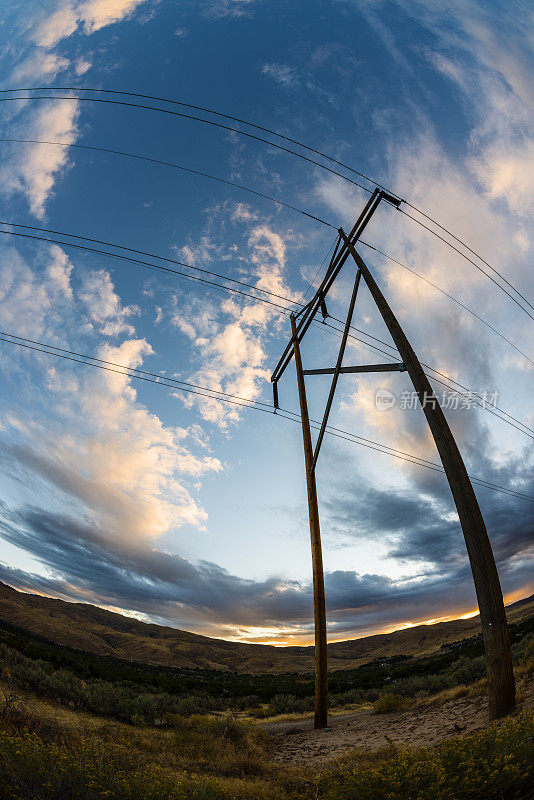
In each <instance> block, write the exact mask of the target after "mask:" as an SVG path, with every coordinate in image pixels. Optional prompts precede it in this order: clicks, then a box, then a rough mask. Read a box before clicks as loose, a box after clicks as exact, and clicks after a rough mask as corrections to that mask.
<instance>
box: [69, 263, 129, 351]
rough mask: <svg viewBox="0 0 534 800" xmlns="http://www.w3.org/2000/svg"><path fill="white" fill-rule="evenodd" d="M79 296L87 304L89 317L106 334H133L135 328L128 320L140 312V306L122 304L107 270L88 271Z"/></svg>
mask: <svg viewBox="0 0 534 800" xmlns="http://www.w3.org/2000/svg"><path fill="white" fill-rule="evenodd" d="M79 297H80V300H81V301H82V303H83V304H84V305H85V308H86V311H87V315H88V317H89V319H90V320H91V322H93V323H94V324H95V325H96V326H97V327H98V330H99V331H100V333H103V334H104V336H119V335H120V334H122V333H126V334H127V335H128V336H132V335H133V333H134V328H133V326H132V325H131V324H130V323H129V322H127V320H128V318H129V317H131V316H132V315H135V314H138V313H139V308H138V307H137V306H123V305H122V303H121V301H120V298H119V296H118V294H117V293H116V292H115V289H114V286H113V282H112V280H111V277H110V275H109V273H108V272H106V270H103V269H101V270H92V271H91V272H90V273H88V274H87V275H86V276H85V279H84V282H83V287H82V289H81V291H80V293H79Z"/></svg>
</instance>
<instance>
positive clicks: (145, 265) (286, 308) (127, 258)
mask: <svg viewBox="0 0 534 800" xmlns="http://www.w3.org/2000/svg"><path fill="white" fill-rule="evenodd" d="M0 224H2V225H9V226H12V227H17V228H23V229H26V230H37V231H42V232H46V233H54V234H56V235H60V236H65V237H70V238H76V239H79V240H81V241H87V242H92V243H95V244H102V245H104V246H107V247H113V248H115V249H121V250H125V251H127V252H130V253H135V254H139V255H146V256H148V257H150V258H154V259H157V260H161V261H166V262H169V263H173V264H177V265H180V266H183V267H186V268H188V269H191V270H193V271H197V272H201V273H204V274H207V275H210V276H214V277H218V278H222V279H223V280H227V281H228V282H230V283H235V284H237V285H239V286H243V287H246V288H249V289H252V290H254V291H258V292H261V293H262V294H267V295H270V296H272V297H275V298H277V299H278V300H283V301H285V302H287V303H288V304H290V305H289V306H283V305H281V304H280V303H276V302H274V301H271V300H268V299H266V298H262V297H256V296H254V295H251V294H249V293H247V292H243V291H242V290H238V289H234V288H233V287H231V286H225V285H224V284H219V283H217V282H215V281H210V280H207V279H205V278H199V277H197V276H194V275H188V274H187V273H184V272H181V271H180V270H175V269H172V268H169V267H164V266H161V265H158V264H152V263H150V262H147V261H144V260H141V259H136V258H132V257H130V256H124V255H122V254H118V253H110V252H108V251H105V250H100V249H98V248H93V247H89V246H88V245H80V244H77V243H74V242H63V241H60V240H58V239H50V238H47V237H40V236H35V235H30V234H24V233H18V232H16V231H3V230H0V235H10V236H20V237H22V238H26V239H35V240H37V241H44V242H48V243H50V244H56V245H60V246H66V247H73V248H76V249H80V250H87V251H88V252H92V253H97V254H99V255H104V256H108V257H110V258H114V259H119V260H121V261H126V262H129V263H133V264H136V265H138V266H141V267H143V268H145V269H149V270H156V271H157V270H159V271H162V272H165V273H170V274H172V275H176V276H178V277H180V278H183V279H187V280H192V281H194V282H195V281H196V282H200V283H201V284H203V285H207V286H209V287H211V288H216V289H220V290H223V291H227V292H230V293H233V294H235V295H238V296H243V297H246V298H248V299H252V300H255V301H256V302H263V303H266V304H268V305H269V306H271V307H273V308H276V309H277V310H278V311H279V312H280V313H290V312H291V307H294V306H295V305H297V306H298V305H299V303H298V301H295V300H292V299H291V298H288V297H285V296H284V295H279V294H276V293H274V292H271V291H269V290H266V289H261V288H258V287H256V286H254V285H253V284H249V283H246V282H244V281H240V280H237V279H235V278H231V277H229V276H227V275H222V274H220V273H217V272H213V271H211V270H206V269H205V268H202V267H197V266H194V265H192V264H187V263H186V262H183V261H178V260H177V259H172V258H169V257H165V256H160V255H157V254H155V253H150V252H147V251H144V250H139V249H136V248H131V247H126V246H125V245H121V244H116V243H113V242H107V241H104V240H101V239H95V238H92V237H87V236H80V235H79V234H72V233H67V232H65V231H57V230H54V229H51V228H42V227H37V226H34V225H33V226H32V225H22V224H19V223H13V222H11V221H6V220H4V221H0ZM303 307H304V306H302V305H301V308H303ZM327 318H330V319H333V320H335V321H337V322H340V323H341V324H342V320H339V319H338V318H336V317H332V316H331V315H329V314H327V315H326V317H325V318H323V322H322V323H316V322H314V323H313V324H314V325H321V326H324V328H326V329H329V330H331V331H333V332H336V333H338V334H339V333H340V332H339V330H338V329H337V328H336V327H335V326H334V325H331V324H330V323H328V322H327V321H326V319H327ZM350 327H351V330H355V331H356V332H358V333H360V334H362V335H363V336H366V337H367V338H370V339H374V340H375V341H377V342H379V343H381V344H383V345H384V346H386V347H388V348H390V349H391V345H390V344H388V343H387V342H384V341H383V340H381V339H378V338H377V337H375V336H372V335H371V334H369V333H367V332H366V331H362V330H360V329H359V328H356V327H354V326H352V325H351V326H350ZM349 338H350V339H351V340H353V341H356V342H358V343H359V344H360V346H364V347H366V348H367V349H371V350H372V351H374V352H377V353H381V354H383V355H386V356H388V357H391V354H390V353H389V352H387V351H385V350H382V349H381V348H379V347H377V346H376V345H374V344H373V343H370V342H366V341H364V340H362V339H361V338H359V337H357V336H354V335H353V334H349ZM422 363H423V366H425V367H426V368H427V369H430V370H431V371H432V372H434V373H436V374H437V375H439V376H440V378H443V379H445V380H446V381H449V382H450V383H452V384H455V385H456V386H459V387H461V388H462V389H464V390H465V391H467V392H469V391H470V390H469V389H467V387H465V386H463V385H462V384H461V383H459V382H457V381H454V380H453V379H452V378H449V376H447V375H446V374H445V373H443V372H442V371H440V370H437V369H435V368H434V367H431V366H430V365H428V364H425V363H424V362H422ZM439 382H440V383H443V381H442V380H439ZM443 385H445V386H447V384H443ZM447 388H452V387H451V386H447ZM460 394H461V393H460ZM474 402H475V404H476V405H477V406H479V407H480V408H482V409H483V410H487V411H489V413H491V414H493V415H494V416H496V417H497V418H498V419H501V420H502V421H503V422H506V423H507V424H509V425H511V426H512V427H514V428H516V429H517V430H518V431H520V432H521V433H524V434H526V435H527V436H530V438H532V435H534V430H533V429H531V428H529V427H528V426H527V425H525V423H523V422H521V421H520V420H518V419H517V418H516V417H514V416H512V415H511V414H509V413H508V412H506V411H504V410H503V409H501V408H499V407H498V406H496V405H495V406H494V407H491V406H489V405H487V404H486V403H484V402H481V400H480V399H476V398H475V400H474ZM497 412H499V413H497ZM500 413H502V414H504V415H505V416H506V417H508V418H509V420H512V422H509V420H508V419H503V417H501V416H500ZM514 422H517V423H518V424H519V425H520V426H521V427H518V426H517V425H514V424H513V423H514ZM531 434H532V435H531Z"/></svg>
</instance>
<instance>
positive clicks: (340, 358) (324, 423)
mask: <svg viewBox="0 0 534 800" xmlns="http://www.w3.org/2000/svg"><path fill="white" fill-rule="evenodd" d="M361 277H362V272H361V270H360V269H358V271H357V272H356V278H355V279H354V287H353V289H352V295H351V298H350V303H349V310H348V312H347V319H346V322H345V327H344V329H343V336H342V337H341V345H340V347H339V353H338V356H337V362H336V366H335V368H334V376H333V378H332V384H331V386H330V392H329V394H328V400H327V401H326V408H325V410H324V415H323V421H322V423H321V430H320V431H319V436H318V437H317V442H316V444H315V452H314V454H313V461H312V465H311V468H312V471H315V465H316V464H317V459H318V458H319V451H320V449H321V445H322V443H323V438H324V433H325V430H326V426H327V424H328V417H329V416H330V409H331V408H332V402H333V400H334V394H335V392H336V386H337V381H338V378H339V373H340V372H341V364H342V363H343V356H344V355H345V348H346V346H347V339H348V336H349V330H350V324H351V322H352V315H353V314H354V306H355V304H356V296H357V294H358V286H359V285H360V278H361Z"/></svg>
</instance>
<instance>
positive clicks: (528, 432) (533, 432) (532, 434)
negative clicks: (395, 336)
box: [327, 316, 534, 439]
mask: <svg viewBox="0 0 534 800" xmlns="http://www.w3.org/2000/svg"><path fill="white" fill-rule="evenodd" d="M330 319H333V320H335V322H340V323H342V324H343V320H340V319H338V318H337V317H332V316H331V317H330ZM327 324H328V323H327ZM329 327H330V328H332V330H335V331H337V332H338V333H341V331H340V330H339V328H336V327H335V326H333V325H329ZM350 328H351V330H356V331H358V333H361V334H362V335H363V336H368V337H369V338H371V339H374V340H375V341H377V342H380V344H383V345H384V346H385V347H389V348H390V349H391V350H393V351H394V354H396V353H398V350H397V348H396V347H394V346H393V345H391V344H389V343H388V342H384V341H383V340H382V339H378V338H377V337H376V336H371V334H369V333H366V331H362V330H360V329H359V328H356V327H355V326H354V325H351V326H350ZM349 338H350V339H356V340H357V341H361V339H357V337H355V336H352V335H350V334H349ZM366 344H367V343H366ZM368 347H371V348H373V350H374V352H376V353H382V354H383V355H385V356H388V357H389V358H393V355H394V354H392V353H389V352H387V351H386V350H382V349H381V348H379V347H377V346H376V345H373V344H370V343H369V344H368ZM420 363H421V366H423V367H425V369H427V370H430V371H431V372H433V373H435V375H439V376H441V378H444V379H445V381H448V383H445V381H444V380H440V379H439V378H436V377H435V375H428V372H427V373H426V374H427V376H428V377H429V378H432V380H434V381H436V382H437V383H439V384H441V385H442V386H445V388H446V389H451V388H453V387H452V386H451V384H453V385H454V386H459V387H460V389H463V390H464V391H465V392H469V393H470V394H464V393H463V392H459V391H458V389H455V390H454V391H456V393H457V394H459V395H460V397H463V398H464V399H466V400H469V401H472V402H473V403H474V404H475V405H477V406H479V407H480V408H482V409H484V410H485V411H489V412H490V414H493V415H494V416H496V417H497V419H500V420H501V421H502V422H506V424H507V425H511V427H512V428H515V429H516V430H518V431H519V432H520V433H523V434H525V436H528V437H529V438H530V439H534V429H533V428H530V427H529V426H528V425H526V424H525V423H524V422H521V420H519V419H517V418H516V417H514V416H512V415H511V414H509V413H508V412H507V411H505V410H504V409H502V408H500V407H499V406H498V405H493V404H491V405H488V404H487V403H486V401H485V399H484V398H481V397H480V395H479V394H478V393H477V392H473V391H472V390H471V389H469V388H468V387H467V386H464V385H463V384H461V383H459V382H458V381H455V380H454V379H453V378H451V377H449V375H446V374H445V373H444V372H441V371H440V370H438V369H436V368H435V367H431V366H430V364H425V362H424V361H421V362H420ZM497 412H499V414H498V413H497ZM500 414H504V416H506V417H508V419H503V417H501V416H500ZM508 420H512V421H513V422H509V421H508ZM514 422H517V423H518V424H517V425H514V424H513V423H514ZM518 425H521V426H522V427H518Z"/></svg>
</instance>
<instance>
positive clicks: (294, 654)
mask: <svg viewBox="0 0 534 800" xmlns="http://www.w3.org/2000/svg"><path fill="white" fill-rule="evenodd" d="M507 614H508V618H509V619H510V620H511V621H515V620H519V619H524V618H526V617H529V616H531V615H532V614H534V596H533V597H530V598H526V599H525V600H521V601H519V602H518V603H514V604H513V605H512V606H509V607H508V609H507ZM0 619H4V620H6V621H7V622H10V623H11V624H13V625H17V626H18V627H20V628H24V629H26V630H29V631H32V632H33V633H37V634H39V635H40V636H44V637H46V638H47V639H50V640H51V641H53V642H57V643H59V644H64V645H69V646H71V647H76V648H78V649H80V650H89V651H91V652H94V653H102V654H108V655H114V656H118V657H120V658H127V659H132V660H134V661H144V662H146V663H157V664H164V665H167V666H173V667H190V668H195V667H196V668H202V669H222V670H237V671H239V672H249V673H259V672H271V673H281V672H308V671H311V670H313V647H273V646H270V645H261V644H241V643H238V642H227V641H225V640H223V639H211V638H209V637H207V636H200V635H198V634H195V633H188V632H187V631H182V630H178V629H176V628H169V627H165V626H163V625H153V624H148V623H145V622H139V621H138V620H136V619H132V618H131V617H125V616H123V615H122V614H116V613H114V612H111V611H105V610H103V609H101V608H97V607H96V606H92V605H86V604H82V603H67V602H65V601H63V600H54V599H52V598H49V597H41V596H39V595H32V594H25V593H22V592H18V591H16V590H15V589H12V588H10V587H9V586H6V585H5V584H2V583H0ZM477 633H480V624H479V620H478V617H473V618H472V619H469V620H453V621H451V622H441V623H437V624H435V625H418V626H416V627H413V628H407V629H405V630H402V631H395V632H394V633H385V634H377V635H375V636H366V637H363V638H361V639H351V640H348V641H344V642H336V643H333V644H330V645H329V648H328V649H329V667H330V669H344V668H349V667H356V666H359V665H360V664H363V663H365V662H367V661H371V660H372V659H374V658H378V657H386V656H393V655H399V654H406V655H423V654H429V653H432V652H435V651H436V650H438V649H439V648H440V647H441V646H442V645H443V644H450V643H452V642H456V641H459V640H460V639H463V638H466V637H469V636H473V635H476V634H477Z"/></svg>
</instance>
